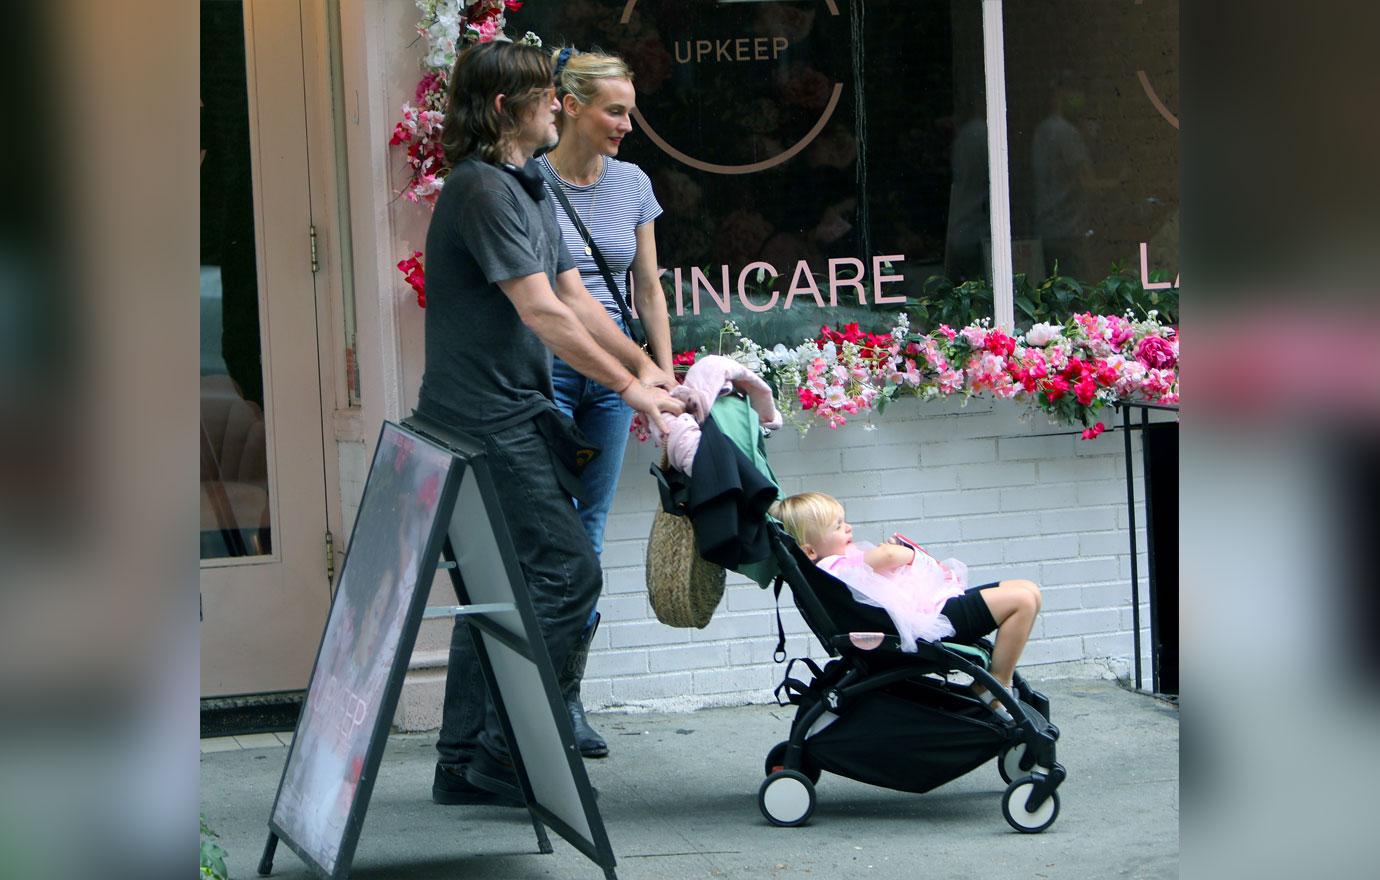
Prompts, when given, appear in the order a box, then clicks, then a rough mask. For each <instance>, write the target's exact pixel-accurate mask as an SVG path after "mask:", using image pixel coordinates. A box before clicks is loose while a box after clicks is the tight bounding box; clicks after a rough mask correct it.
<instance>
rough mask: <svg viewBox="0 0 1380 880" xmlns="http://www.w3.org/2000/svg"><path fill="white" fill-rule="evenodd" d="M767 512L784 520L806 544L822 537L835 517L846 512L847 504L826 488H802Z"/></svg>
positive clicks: (788, 529)
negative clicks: (803, 490) (816, 489)
mask: <svg viewBox="0 0 1380 880" xmlns="http://www.w3.org/2000/svg"><path fill="white" fill-rule="evenodd" d="M767 512H768V513H770V514H771V515H772V516H774V517H776V518H777V519H779V520H781V525H782V526H783V527H784V528H785V529H786V532H787V533H789V534H790V536H791V537H792V538H795V542H796V543H797V544H800V545H801V546H804V545H806V544H814V543H817V542H818V541H819V538H820V537H821V536H822V535H823V534H824V532H826V531H828V529H829V527H830V526H832V525H833V524H834V520H835V519H837V518H838V517H839V516H842V515H843V505H842V504H840V503H839V500H838V499H837V498H835V497H834V496H832V495H825V494H824V493H823V492H801V493H800V494H799V495H792V496H791V497H789V498H783V499H781V500H780V501H778V502H776V503H775V504H773V505H772V506H771V509H770V510H768V511H767Z"/></svg>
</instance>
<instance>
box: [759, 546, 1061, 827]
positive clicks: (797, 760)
mask: <svg viewBox="0 0 1380 880" xmlns="http://www.w3.org/2000/svg"><path fill="white" fill-rule="evenodd" d="M771 543H772V549H773V554H774V556H775V557H776V560H777V562H778V563H779V565H780V568H781V574H780V576H779V577H778V578H777V579H776V584H775V590H776V597H777V603H778V607H777V626H778V634H779V641H778V643H777V649H776V654H775V659H776V661H777V662H778V663H779V662H783V661H784V660H785V658H786V652H785V636H784V630H782V629H781V624H780V607H779V606H780V596H781V586H782V583H783V581H784V582H785V583H786V584H788V585H789V586H790V588H791V593H792V595H793V597H794V599H795V604H796V607H797V608H798V609H799V610H800V612H801V615H802V617H803V618H804V619H805V622H806V624H807V625H809V627H810V629H811V631H812V632H813V633H814V635H815V637H816V638H817V639H819V642H820V644H822V645H823V646H824V648H825V649H826V650H827V651H828V652H829V655H830V656H831V657H834V658H837V659H835V660H832V661H831V662H829V663H828V664H827V665H826V666H825V667H824V668H823V669H821V668H820V667H819V666H818V665H817V664H815V663H814V662H813V661H812V660H810V659H809V658H807V657H806V658H796V659H793V660H791V662H790V663H789V664H788V665H787V667H786V674H785V677H784V680H783V681H782V683H781V684H780V685H779V686H778V687H777V688H776V699H777V702H778V704H780V705H782V706H786V705H795V706H797V707H798V710H797V712H796V717H795V719H794V721H793V722H792V724H791V733H790V737H789V738H788V739H787V740H785V741H784V742H782V743H778V744H777V745H776V746H775V747H774V748H773V749H772V750H771V751H770V753H769V754H768V755H767V760H766V767H765V770H766V774H767V776H766V779H765V780H764V781H763V782H762V785H761V788H760V790H759V792H758V806H759V808H760V809H761V811H762V814H763V816H765V817H766V819H767V821H768V822H770V823H772V824H773V825H779V826H795V825H802V824H804V823H805V822H806V821H808V820H809V818H810V816H811V815H812V814H813V812H814V807H815V792H814V786H815V783H816V782H818V780H819V778H820V771H821V770H829V771H830V772H833V773H836V774H839V775H843V776H847V777H850V778H853V779H857V780H859V781H861V782H867V783H871V784H875V785H880V786H883V787H886V788H891V789H894V790H899V791H912V792H924V791H929V790H930V789H932V788H935V787H937V786H939V785H943V784H944V783H946V782H948V781H950V780H952V779H956V778H958V777H959V776H962V775H964V774H965V773H967V772H969V771H970V770H973V769H975V768H976V767H977V766H980V765H982V764H985V763H986V762H987V761H989V760H991V758H992V757H994V756H996V757H999V761H998V765H997V766H998V770H999V772H1000V774H1001V776H1002V779H1003V780H1005V781H1006V782H1007V783H1008V786H1007V789H1006V791H1005V793H1004V794H1003V797H1002V814H1003V816H1004V817H1005V818H1006V821H1007V822H1008V823H1009V824H1010V825H1011V826H1012V827H1013V828H1015V829H1016V830H1017V831H1021V832H1025V833H1037V832H1040V831H1044V830H1045V829H1046V828H1048V827H1049V826H1050V825H1052V824H1053V823H1054V820H1055V818H1056V817H1057V816H1058V812H1059V799H1058V795H1057V794H1056V789H1057V788H1058V787H1059V785H1060V784H1061V783H1062V782H1063V781H1064V778H1065V776H1066V773H1065V770H1064V767H1063V766H1062V765H1061V764H1059V763H1058V762H1057V761H1056V760H1055V741H1056V740H1057V739H1058V738H1059V729H1058V727H1056V726H1055V725H1054V724H1052V723H1051V722H1050V721H1049V720H1048V719H1049V699H1048V698H1047V697H1046V696H1045V695H1044V694H1042V693H1040V692H1039V691H1037V690H1035V689H1034V688H1032V687H1030V685H1029V684H1028V683H1027V682H1026V681H1025V679H1024V678H1023V677H1022V676H1021V675H1020V674H1019V672H1018V673H1016V674H1015V675H1014V676H1013V678H1012V685H1011V690H1010V691H1008V690H1007V689H1006V688H1004V687H1003V686H1002V685H1001V684H1000V683H999V682H998V681H997V680H996V678H994V677H993V676H992V675H991V673H989V672H988V671H987V669H986V661H987V659H988V658H989V657H990V653H991V650H992V645H991V643H990V642H987V641H986V640H979V641H978V642H977V643H976V644H973V645H959V644H954V643H932V642H925V641H921V642H918V643H917V645H916V650H915V651H914V652H902V651H901V644H900V640H899V638H898V637H897V636H896V634H895V628H894V626H893V625H892V623H891V620H890V618H889V617H888V616H887V614H886V612H885V611H883V610H882V609H880V608H870V607H867V606H864V605H861V604H859V603H857V602H854V601H853V599H852V598H851V595H850V593H849V591H848V588H847V587H846V586H845V585H844V584H843V583H842V582H841V581H838V580H837V579H835V578H834V577H833V576H832V575H830V574H828V573H827V572H825V571H822V570H820V569H818V568H816V567H815V566H814V564H813V563H812V562H811V561H810V560H809V559H808V557H806V556H805V554H804V553H803V552H802V551H801V550H800V548H799V547H798V546H797V545H796V543H795V541H794V540H793V539H791V538H790V536H789V535H787V534H786V533H785V532H784V531H783V530H782V529H781V528H780V527H779V526H777V525H776V524H775V523H774V522H773V523H771ZM797 662H799V663H802V664H803V665H805V666H807V667H808V668H809V669H810V670H811V672H812V673H813V678H812V680H811V681H810V682H808V683H806V682H803V681H801V680H799V679H796V678H793V677H792V676H791V671H792V669H793V667H794V666H795V664H796V663H797ZM953 673H960V674H963V675H966V676H968V677H970V678H971V679H972V684H974V685H978V684H980V685H981V686H982V687H984V688H986V690H987V691H988V693H989V694H990V695H992V696H993V697H995V698H996V699H997V700H999V701H1000V702H1001V703H1002V705H1003V706H1005V707H1006V710H1007V715H1006V716H1005V717H1003V715H1002V714H1001V713H1000V712H999V711H998V710H997V709H996V708H994V707H992V706H990V705H988V704H985V703H983V702H982V701H981V700H980V699H978V698H977V697H976V696H975V695H974V693H973V691H972V690H971V689H970V686H969V685H968V684H967V683H959V682H952V681H950V680H949V675H950V674H953ZM864 705H866V706H868V707H869V708H868V709H867V710H866V712H865V713H860V714H866V715H868V716H869V717H870V718H871V719H873V721H871V722H869V721H859V722H858V723H857V724H855V725H854V726H858V725H862V726H863V727H865V726H866V725H867V724H868V723H873V724H874V726H876V727H878V728H881V729H882V730H884V731H887V732H886V733H883V734H881V735H882V736H883V737H885V736H887V735H893V734H892V729H893V728H895V727H897V726H900V725H898V724H895V723H893V722H894V721H896V720H897V719H898V718H903V717H905V716H907V715H917V717H921V718H922V720H923V723H922V725H921V726H925V725H928V726H929V727H930V728H931V732H930V734H929V738H928V739H927V740H924V739H920V740H915V741H914V742H911V743H908V744H906V745H904V746H902V747H901V749H900V751H902V752H904V753H903V754H891V755H886V754H885V748H884V745H885V743H884V742H883V743H881V744H879V743H877V742H876V741H874V740H873V739H871V735H868V736H866V737H859V736H858V735H857V734H856V733H855V734H854V735H853V736H852V737H851V739H850V738H849V737H848V736H847V735H846V734H844V735H839V736H833V737H832V738H831V736H830V734H829V732H828V728H829V727H830V726H833V725H835V724H837V723H838V722H840V721H842V720H843V719H845V718H847V717H849V715H850V713H851V712H853V711H854V710H855V709H857V708H858V707H860V706H864ZM826 713H833V715H834V716H835V717H833V718H832V719H826ZM885 713H892V714H891V715H887V714H885ZM896 713H899V714H896ZM845 726H847V725H845ZM859 739H861V740H863V741H862V742H858V740H859ZM898 742H899V740H898ZM879 751H880V752H882V753H883V754H881V755H880V756H878V755H877V752H879ZM888 759H889V761H888ZM877 760H881V761H883V762H884V763H885V766H883V767H878V766H874V765H873V762H875V761H877Z"/></svg>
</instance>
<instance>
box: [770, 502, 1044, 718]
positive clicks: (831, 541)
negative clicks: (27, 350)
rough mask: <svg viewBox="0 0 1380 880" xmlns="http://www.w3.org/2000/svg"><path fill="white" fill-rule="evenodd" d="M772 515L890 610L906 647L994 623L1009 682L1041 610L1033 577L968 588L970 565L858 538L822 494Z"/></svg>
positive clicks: (963, 635)
mask: <svg viewBox="0 0 1380 880" xmlns="http://www.w3.org/2000/svg"><path fill="white" fill-rule="evenodd" d="M770 513H771V515H772V516H774V517H776V518H777V519H779V520H781V524H782V525H783V526H784V527H785V529H786V531H787V532H788V533H790V535H791V537H793V538H795V540H796V543H797V544H799V545H800V549H801V550H803V551H804V552H805V555H806V556H808V557H809V558H810V560H811V561H813V562H814V563H815V564H816V565H817V566H819V567H820V568H822V569H824V570H825V571H827V572H829V573H830V574H832V575H833V576H834V577H836V578H838V579H839V580H841V581H843V582H844V583H845V584H847V585H848V589H849V591H850V592H852V594H853V597H854V598H855V599H857V600H858V601H859V602H862V603H863V604H865V605H872V606H874V607H880V608H883V609H885V610H886V612H887V614H888V615H889V616H890V617H891V619H892V622H893V623H895V625H896V632H897V635H899V636H900V637H901V646H902V650H910V651H914V650H915V647H914V645H915V640H916V639H924V640H926V641H937V640H939V639H945V638H952V639H954V640H956V641H959V642H971V641H973V640H975V639H978V638H981V637H982V636H985V635H987V634H988V633H990V632H991V631H992V630H994V629H995V630H996V631H997V638H996V643H995V645H994V648H993V651H992V668H991V673H992V676H993V677H994V678H996V679H997V681H999V682H1001V683H1002V685H1003V686H1005V687H1008V688H1009V687H1010V686H1011V676H1012V674H1013V673H1014V672H1015V670H1016V661H1017V660H1019V659H1020V656H1021V651H1022V650H1024V649H1025V643H1026V640H1027V639H1028V638H1029V637H1030V630H1031V628H1033V627H1034V625H1035V615H1036V614H1038V613H1039V611H1040V588H1039V587H1038V586H1036V585H1035V584H1034V583H1033V582H1031V581H1026V580H1010V581H1001V582H1000V583H991V584H984V585H982V586H980V587H972V588H969V587H968V567H967V566H966V565H964V564H963V563H962V562H959V561H958V560H957V559H945V560H944V561H942V562H941V561H939V560H936V559H935V558H934V557H933V556H931V555H930V554H928V553H926V552H925V551H924V550H922V549H920V548H919V547H916V546H915V545H913V544H911V543H910V542H909V541H907V540H906V539H904V538H903V537H901V536H900V535H893V536H892V538H891V539H890V542H889V543H884V544H881V545H872V544H868V543H862V544H855V543H853V527H852V526H851V525H849V524H848V522H847V521H846V520H845V519H844V510H843V505H842V504H840V503H839V501H838V499H836V498H834V497H832V496H830V495H825V494H824V493H822V492H802V493H801V494H799V495H792V496H791V497H789V498H785V499H783V500H781V501H778V502H777V503H776V504H775V505H773V506H772V508H771V511H770ZM976 690H977V692H978V695H979V696H980V697H982V698H983V701H984V702H988V703H991V702H992V700H991V697H990V695H989V694H987V692H986V691H985V690H983V689H982V688H980V687H979V688H976Z"/></svg>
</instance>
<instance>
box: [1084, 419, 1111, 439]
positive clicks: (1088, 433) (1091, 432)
mask: <svg viewBox="0 0 1380 880" xmlns="http://www.w3.org/2000/svg"><path fill="white" fill-rule="evenodd" d="M1105 430H1107V426H1106V425H1104V424H1102V423H1101V422H1098V423H1097V424H1096V425H1093V426H1092V427H1091V428H1088V429H1087V430H1085V431H1084V432H1083V439H1084V440H1094V439H1096V438H1097V435H1099V434H1101V433H1102V432H1103V431H1105Z"/></svg>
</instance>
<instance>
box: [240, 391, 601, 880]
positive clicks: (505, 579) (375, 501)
mask: <svg viewBox="0 0 1380 880" xmlns="http://www.w3.org/2000/svg"><path fill="white" fill-rule="evenodd" d="M443 557H444V559H445V565H444V566H443V567H444V568H446V569H448V570H449V573H450V577H451V580H452V584H453V585H454V587H455V590H456V595H457V597H458V599H459V602H460V604H459V605H457V606H446V607H443V608H433V609H428V608H427V607H426V599H427V593H428V590H429V588H430V585H431V582H432V578H433V577H434V573H435V572H436V570H437V567H438V563H439V562H440V561H441V559H442V558H443ZM424 616H426V617H439V616H464V617H466V618H467V619H468V620H469V622H470V623H471V624H472V631H473V632H474V633H475V648H476V652H477V654H478V655H479V661H480V666H481V668H482V670H483V672H484V678H485V681H486V682H487V684H488V687H489V689H490V694H491V695H492V697H493V701H494V706H495V709H496V710H497V711H498V716H499V719H500V721H501V722H502V724H503V729H504V734H505V736H506V738H507V742H508V746H509V749H510V752H511V754H512V758H513V765H514V768H515V770H516V771H517V775H518V780H519V783H520V785H521V788H522V793H523V796H524V798H525V800H526V802H527V808H528V810H529V811H530V813H531V816H532V824H533V828H534V829H535V831H536V834H537V842H538V846H539V849H540V850H541V851H542V852H544V853H549V852H551V851H552V850H551V844H550V840H549V839H548V838H547V835H546V831H545V829H546V828H547V827H549V828H552V829H554V830H555V831H556V832H557V833H558V834H560V835H561V836H562V837H563V838H565V839H566V840H567V841H568V842H569V843H570V844H571V845H572V846H574V847H575V848H576V849H578V850H580V851H581V852H582V853H584V854H585V855H586V856H588V857H589V858H590V859H592V860H593V861H594V862H596V863H597V864H598V865H599V866H600V867H602V868H603V869H604V874H605V876H606V877H607V878H608V880H616V878H615V874H614V864H615V860H614V856H613V850H612V848H611V846H610V845H609V840H608V835H607V833H606V832H605V830H604V825H603V820H602V818H601V817H600V815H599V811H598V808H597V806H596V804H595V801H594V793H593V789H592V788H591V787H590V784H589V777H588V776H587V775H586V773H585V768H584V763H583V761H582V760H581V758H580V753H579V750H578V749H577V748H576V746H575V738H574V734H573V733H572V731H571V728H570V718H569V715H568V714H567V713H566V711H565V703H564V702H563V701H562V700H561V698H560V690H559V688H558V687H557V684H556V675H555V672H554V670H553V669H552V665H551V658H550V656H549V655H548V653H547V651H546V645H545V642H544V641H543V640H542V638H541V632H540V630H539V629H538V626H537V620H536V615H535V613H534V612H533V610H532V604H531V600H530V598H529V596H528V591H527V583H526V581H525V579H524V577H523V574H522V569H521V567H520V566H519V564H518V562H517V557H516V555H515V553H514V549H513V546H512V541H511V539H510V538H509V533H508V529H507V526H506V524H505V522H504V519H503V515H502V511H501V508H500V507H499V504H498V496H497V493H496V491H495V486H494V481H493V478H492V476H491V475H490V472H489V469H488V463H487V460H486V458H485V456H484V452H483V447H482V446H481V445H480V444H479V443H478V442H476V441H474V440H473V439H471V438H468V437H466V436H464V435H462V434H459V433H456V432H452V431H449V430H447V429H445V428H444V427H442V426H440V425H437V424H435V423H432V422H429V421H427V420H425V419H423V418H421V417H420V416H414V417H413V418H411V419H408V420H405V421H404V422H403V423H402V424H395V423H393V422H385V423H384V425H383V429H382V431H381V433H380V436H379V442H378V446H377V447H376V450H375V453H374V461H373V464H372V466H371V467H370V470H369V478H368V480H367V482H366V483H365V487H364V496H363V498H362V499H361V501H360V507H359V514H358V515H357V517H356V519H355V525H354V531H353V534H352V537H351V539H350V544H349V554H348V555H347V556H346V559H345V564H344V566H343V567H342V569H341V574H340V581H339V585H338V587H337V589H336V594H335V598H334V600H333V601H332V603H331V611H330V614H329V616H328V618H327V623H326V629H325V633H324V634H323V635H322V638H321V645H320V647H319V648H318V650H317V656H316V662H315V665H314V667H313V669H312V676H311V683H310V684H309V685H308V688H307V695H306V700H305V701H304V703H303V706H302V714H301V717H300V718H299V720H298V722H297V729H296V731H295V732H294V734H293V738H292V745H291V746H290V748H289V749H288V755H287V761H286V762H285V764H284V767H283V775H282V778H281V779H280V781H279V783H278V792H277V795H276V797H275V798H274V802H273V809H272V811H271V813H270V816H269V822H268V825H269V832H270V833H269V836H268V842H267V844H266V845H265V847H264V853H263V857H262V858H261V860H260V862H259V874H260V875H262V876H267V875H268V874H270V873H271V872H272V870H273V856H274V852H275V850H276V848H277V845H278V842H279V841H282V842H283V843H285V844H286V845H287V846H288V847H289V848H290V849H291V850H292V851H293V852H295V853H296V854H297V855H298V856H299V857H300V858H301V859H302V861H303V862H305V863H306V864H307V865H308V867H310V868H311V869H312V870H313V871H314V872H315V873H317V874H319V875H320V876H322V877H329V878H344V877H348V876H349V872H350V866H351V864H352V862H353V860H354V855H355V847H356V844H357V843H358V842H359V834H360V829H361V827H362V826H363V824H364V814H365V811H366V810H367V809H368V806H369V797H370V795H371V793H372V792H373V786H374V781H375V779H377V777H378V768H379V763H380V760H381V759H382V757H383V749H384V746H385V744H386V743H387V740H388V731H389V727H390V726H391V724H392V720H393V713H394V711H395V710H396V708H397V703H398V694H399V692H400V691H401V689H402V683H403V677H404V675H405V674H406V672H407V663H408V659H409V658H410V657H411V654H412V647H413V644H414V643H415V642H416V639H417V631H418V629H419V628H420V626H421V621H422V618H423V617H424Z"/></svg>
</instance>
